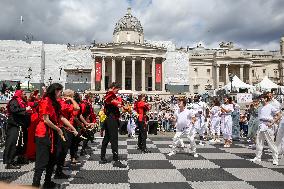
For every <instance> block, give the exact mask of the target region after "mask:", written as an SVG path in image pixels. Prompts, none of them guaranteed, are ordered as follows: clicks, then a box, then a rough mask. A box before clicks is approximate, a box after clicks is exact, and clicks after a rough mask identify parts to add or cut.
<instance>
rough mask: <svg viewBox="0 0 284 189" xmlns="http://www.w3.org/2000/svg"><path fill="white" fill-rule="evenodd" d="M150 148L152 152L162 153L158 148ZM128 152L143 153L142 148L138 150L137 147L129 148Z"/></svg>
mask: <svg viewBox="0 0 284 189" xmlns="http://www.w3.org/2000/svg"><path fill="white" fill-rule="evenodd" d="M148 150H150V151H151V153H161V152H160V151H159V149H158V148H148ZM127 153H128V154H142V152H141V150H137V149H128V150H127Z"/></svg>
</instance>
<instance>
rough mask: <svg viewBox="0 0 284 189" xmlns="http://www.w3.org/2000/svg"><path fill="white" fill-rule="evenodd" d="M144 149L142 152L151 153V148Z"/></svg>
mask: <svg viewBox="0 0 284 189" xmlns="http://www.w3.org/2000/svg"><path fill="white" fill-rule="evenodd" d="M141 151H142V153H151V151H150V150H148V149H147V148H146V149H144V150H141Z"/></svg>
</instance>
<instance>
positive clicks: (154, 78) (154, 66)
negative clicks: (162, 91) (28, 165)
mask: <svg viewBox="0 0 284 189" xmlns="http://www.w3.org/2000/svg"><path fill="white" fill-rule="evenodd" d="M155 60H156V58H155V57H153V60H152V91H155V90H156V62H155Z"/></svg>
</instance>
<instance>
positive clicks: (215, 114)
mask: <svg viewBox="0 0 284 189" xmlns="http://www.w3.org/2000/svg"><path fill="white" fill-rule="evenodd" d="M213 103H214V106H213V107H212V108H211V110H210V118H211V127H210V129H211V133H212V136H213V139H212V140H210V142H211V143H219V142H220V116H221V108H220V102H219V100H218V99H215V100H214V102H213ZM216 135H217V138H216Z"/></svg>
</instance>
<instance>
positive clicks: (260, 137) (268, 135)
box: [256, 129, 278, 160]
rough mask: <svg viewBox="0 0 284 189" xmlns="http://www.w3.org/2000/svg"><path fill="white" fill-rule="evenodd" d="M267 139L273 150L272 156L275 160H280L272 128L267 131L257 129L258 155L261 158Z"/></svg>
mask: <svg viewBox="0 0 284 189" xmlns="http://www.w3.org/2000/svg"><path fill="white" fill-rule="evenodd" d="M265 140H266V142H267V144H268V146H269V148H270V150H271V151H272V157H273V159H274V160H278V150H277V147H276V145H275V143H274V132H273V130H271V129H268V130H266V131H259V130H258V131H257V135H256V157H257V158H258V159H261V156H262V151H263V145H264V141H265Z"/></svg>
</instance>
